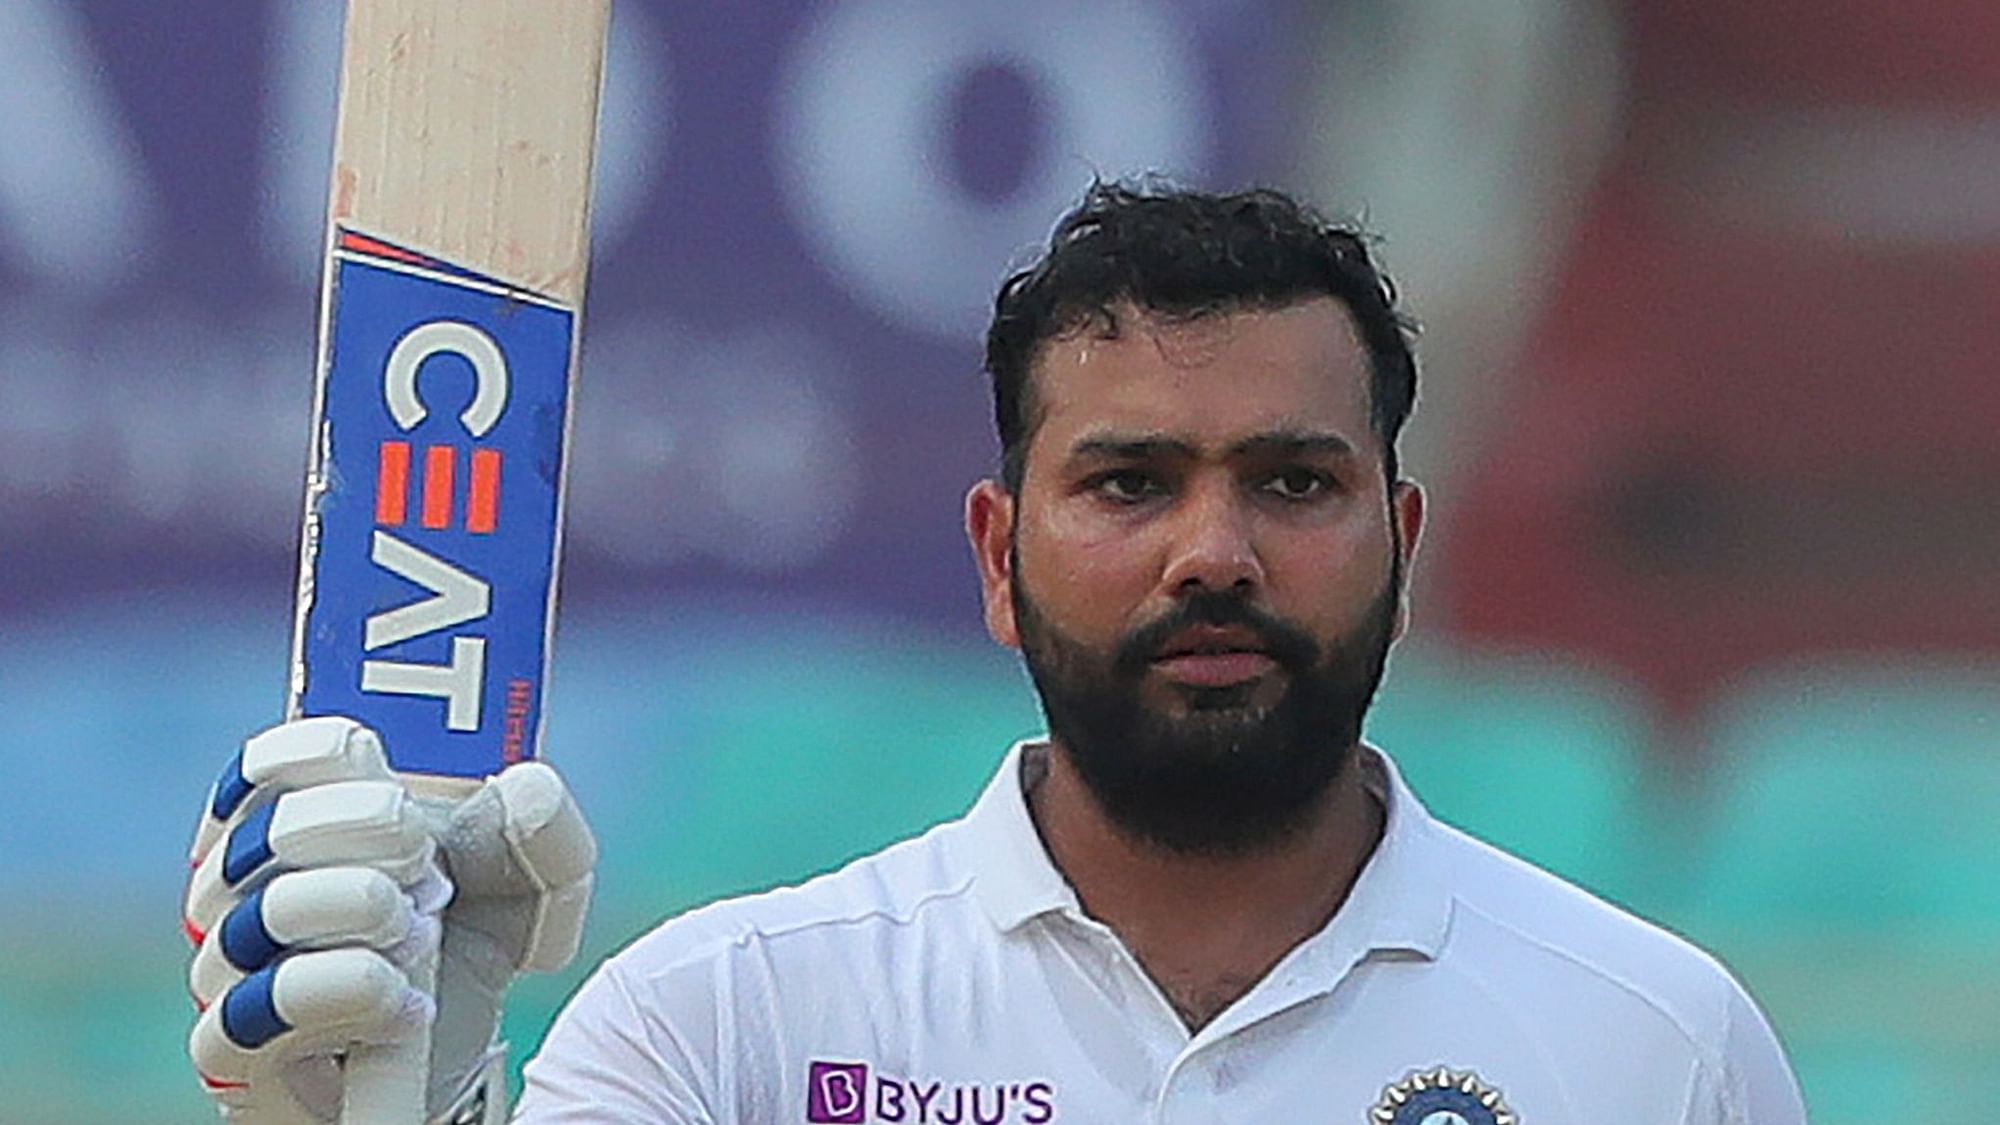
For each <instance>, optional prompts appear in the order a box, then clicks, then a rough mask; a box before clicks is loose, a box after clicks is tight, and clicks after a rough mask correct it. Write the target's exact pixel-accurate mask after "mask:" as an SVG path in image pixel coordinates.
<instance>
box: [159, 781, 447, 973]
mask: <svg viewBox="0 0 2000 1125" xmlns="http://www.w3.org/2000/svg"><path fill="white" fill-rule="evenodd" d="M436 848H437V846H436V844H435V843H434V842H433V840H432V838H431V834H430V830H429V827H428V824H427V822H426V821H425V818H424V815H423V812H422V810H421V808H419V807H418V805H417V803H416V801H415V800H414V799H412V798H411V797H410V795H409V793H408V791H406V790H405V789H404V788H403V787H402V786H401V785H399V784H397V783H395V782H393V781H340V782H334V783H332V784H329V785H318V786H314V787H313V788H310V789H302V790H299V791H296V792H292V793H287V794H285V795H284V796H282V797H280V798H279V799H278V800H277V801H275V802H272V803H270V804H267V805H264V806H262V807H261V808H259V809H257V810H255V811H253V812H251V813H249V814H248V815H246V816H244V817H243V818H242V819H241V820H240V821H239V822H238V823H237V824H236V825H235V826H234V827H232V828H231V829H230V830H229V835H228V836H227V837H226V838H225V841H224V842H223V844H221V845H220V846H218V847H215V848H211V849H210V850H209V853H208V855H207V856H206V857H204V858H203V859H202V861H201V864H200V865H199V866H198V867H196V868H195V871H194V875H193V877H192V878H191V879H189V881H188V897H187V907H186V913H185V921H186V925H187V928H188V935H189V936H190V937H194V936H195V935H197V934H206V933H207V932H208V931H209V930H211V929H213V928H214V927H215V924H216V922H217V921H219V920H220V919H221V918H222V916H223V915H224V914H226V913H228V912H229V911H230V910H231V909H232V908H234V907H235V905H236V904H237V903H238V902H239V901H241V900H242V899H243V898H244V897H245V896H247V895H249V894H250V893H252V892H253V891H255V890H256V889H257V888H258V887H259V886H261V885H263V883H264V882H266V881H267V880H269V879H270V878H271V877H272V876H273V875H276V874H279V873H282V872H285V871H295V870H300V869H305V868H317V867H373V868H376V869H377V870H380V871H381V872H383V873H384V874H386V875H387V876H389V878H390V879H392V880H394V881H395V882H396V883H398V884H400V885H403V886H415V885H417V884H420V883H422V882H424V880H425V873H426V868H427V867H429V866H433V865H434V857H435V855H436Z"/></svg>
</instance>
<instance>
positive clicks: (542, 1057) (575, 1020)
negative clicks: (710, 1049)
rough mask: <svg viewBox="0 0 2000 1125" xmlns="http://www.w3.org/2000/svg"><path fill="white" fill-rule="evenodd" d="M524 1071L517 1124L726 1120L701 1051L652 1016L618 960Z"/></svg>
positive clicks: (693, 1124)
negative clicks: (717, 1108) (708, 1095)
mask: <svg viewBox="0 0 2000 1125" xmlns="http://www.w3.org/2000/svg"><path fill="white" fill-rule="evenodd" d="M524 1075H525V1078H526V1084H527V1085H526V1089H525V1090H524V1091H523V1093H522V1095H521V1101H520V1103H519V1104H518V1105H517V1106H516V1107H515V1109H514V1117H513V1120H514V1122H515V1125H583V1123H585V1122H590V1123H593V1125H725V1123H723V1122H721V1121H720V1120H719V1119H718V1118H717V1117H716V1115H715V1114H714V1113H713V1112H711V1110H710V1108H709V1105H708V1104H707V1102H706V1100H705V1098H704V1096H703V1095H702V1093H701V1089H702V1086H703V1085H704V1084H705V1083H704V1081H703V1075H702V1072H701V1069H700V1067H699V1066H698V1063H697V1060H696V1058H695V1055H694V1052H692V1051H691V1050H689V1049H688V1047H687V1045H686V1044H685V1043H684V1042H683V1041H682V1040H681V1039H680V1038H679V1037H678V1036H676V1035H675V1034H674V1032H673V1030H672V1029H671V1028H669V1027H667V1026H665V1025H664V1024H662V1023H661V1022H659V1021H657V1020H650V1019H648V1018H647V1016H646V1014H645V1013H644V1012H643V1011H642V1009H641V1006H640V1005H639V1004H638V1003H637V1002H636V1001H635V999H634V997H633V993H632V990H631V988H630V987H629V985H628V984H627V982H626V981H625V980H624V979H623V978H622V977H621V975H620V970H619V965H618V962H617V961H616V960H615V959H614V960H612V961H609V962H606V963H605V964H604V965H603V966H602V967H600V968H599V969H598V970H597V972H596V973H595V974H593V975H592V976H591V978H590V979H589V980H588V981H586V982H585V983H584V985H583V987H582V988H580V989H578V990H577V994H576V995H575V996H574V997H573V998H571V1000H570V1002H569V1004H568V1005H567V1006H565V1007H564V1009H563V1011H562V1014H561V1015H559V1016H557V1017H556V1022H555V1024H554V1025H553V1026H552V1027H550V1029H549V1034H548V1037H547V1038H546V1039H544V1040H543V1042H542V1048H541V1050H540V1051H539V1052H537V1053H536V1055H535V1057H534V1058H533V1059H532V1060H530V1061H529V1063H528V1065H527V1067H526V1068H525V1070H524Z"/></svg>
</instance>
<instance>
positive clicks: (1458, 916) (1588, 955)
mask: <svg viewBox="0 0 2000 1125" xmlns="http://www.w3.org/2000/svg"><path fill="white" fill-rule="evenodd" d="M1431 831H1432V832H1433V833H1434V834H1435V835H1436V837H1437V839H1438V842H1439V845H1440V850H1441V851H1442V853H1443V854H1444V856H1445V857H1446V862H1447V863H1448V865H1449V869H1450V872H1451V882H1452V889H1453V897H1454V899H1455V903H1454V910H1453V916H1452V941H1453V944H1454V945H1456V946H1458V947H1459V948H1460V950H1461V951H1462V952H1467V953H1476V954H1478V955H1479V956H1481V957H1483V958H1493V959H1497V960H1503V961H1506V962H1509V963H1512V964H1514V965H1515V966H1516V967H1517V968H1519V967H1530V966H1532V967H1533V968H1534V969H1535V970H1536V975H1537V976H1538V977H1541V978H1543V983H1544V984H1548V983H1551V982H1552V981H1559V982H1560V984H1561V985H1562V986H1563V988H1564V991H1565V992H1566V993H1567V994H1568V995H1570V996H1571V997H1572V998H1575V999H1596V1000H1598V1001H1600V1002H1602V1003H1605V1004H1607V1005H1611V1006H1616V1007H1631V1008H1637V1009H1644V1010H1647V1011H1651V1012H1653V1013H1656V1014H1657V1015H1658V1016H1659V1017H1660V1018H1662V1019H1664V1020H1666V1021H1667V1022H1668V1023H1670V1024H1671V1025H1672V1026H1673V1027H1674V1028H1675V1029H1676V1030H1677V1031H1678V1032H1679V1033H1680V1034H1681V1035H1683V1036H1685V1037H1686V1038H1688V1039H1689V1040H1691V1041H1693V1042H1695V1043H1697V1044H1703V1045H1712V1044H1715V1043H1717V1042H1718V1041H1719V1038H1720V1037H1721V1036H1722V1035H1723V1034H1724V1033H1725V1032H1726V1027H1727V1018H1728V1013H1729V1009H1730V1007H1731V1005H1732V1004H1733V1003H1734V1002H1735V998H1736V997H1737V996H1738V995H1739V994H1741V992H1742V986H1741V985H1739V984H1738V983H1737V981H1736V979H1735V977H1733V976H1732V975H1731V974H1730V972H1729V970H1728V969H1726V968H1724V967H1723V965H1722V964H1721V962H1719V961H1718V960H1716V958H1715V957H1713V956H1712V955H1710V954H1709V953H1707V952H1706V951H1704V950H1703V949H1701V948H1700V947H1698V946H1696V945H1695V944H1694V943H1692V942H1690V941H1688V940H1687V939H1685V938H1683V937H1681V936H1680V935H1678V934H1675V933H1673V932H1671V931H1669V930H1667V929H1666V928H1664V927H1662V926H1659V925H1656V924H1655V923H1652V922H1649V921H1646V920H1645V919H1643V918H1640V917H1639V916H1638V915H1636V914H1633V913H1631V912H1629V911H1627V910H1625V909H1624V908H1622V907H1619V906H1617V905H1614V904H1613V903H1611V902H1609V901H1606V900H1605V899H1603V898H1600V897H1598V896H1597V895H1595V894H1593V893H1591V892H1590V891H1587V890H1585V889H1583V888H1582V887H1579V886H1577V885H1576V884H1574V883H1571V882H1568V881H1567V880H1565V879H1563V878H1561V877H1560V876H1557V875H1554V874H1552V873H1550V872H1548V871H1545V870H1543V869H1542V868H1539V867H1536V866H1535V865H1533V864H1531V863H1528V862H1527V861H1525V860H1522V859H1519V858H1517V857H1515V856H1513V855H1510V854H1508V853H1506V852H1504V851H1501V850H1500V849H1498V848H1495V847H1493V846H1492V845H1489V844H1487V843H1484V842H1483V841H1480V840H1477V839H1474V838H1473V837H1471V836H1468V835H1466V834H1465V833H1463V832H1460V831H1459V830H1457V829H1455V828H1452V827H1450V826H1449V825H1445V824H1442V823H1437V822H1433V823H1432V825H1431Z"/></svg>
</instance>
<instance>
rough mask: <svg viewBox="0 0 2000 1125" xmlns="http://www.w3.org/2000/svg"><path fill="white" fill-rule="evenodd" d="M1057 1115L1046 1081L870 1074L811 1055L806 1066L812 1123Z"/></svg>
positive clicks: (1005, 1124) (949, 1124)
mask: <svg viewBox="0 0 2000 1125" xmlns="http://www.w3.org/2000/svg"><path fill="white" fill-rule="evenodd" d="M1055 1116H1056V1090H1055V1086H1054V1085H1053V1084H1051V1083H1048V1082H956V1083H954V1082H943V1081H937V1080H924V1079H918V1078H899V1077H894V1076H891V1075H887V1074H879V1073H872V1072H871V1070H870V1068H869V1066H868V1064H867V1063H857V1062H827V1061H825V1060H821V1059H815V1060H813V1061H812V1062H811V1063H810V1064H808V1066H807V1068H806V1120H807V1121H809V1122H812V1123H813V1125H861V1123H866V1122H876V1121H879V1122H888V1123H890V1125H1046V1123H1047V1122H1050V1121H1054V1120H1055Z"/></svg>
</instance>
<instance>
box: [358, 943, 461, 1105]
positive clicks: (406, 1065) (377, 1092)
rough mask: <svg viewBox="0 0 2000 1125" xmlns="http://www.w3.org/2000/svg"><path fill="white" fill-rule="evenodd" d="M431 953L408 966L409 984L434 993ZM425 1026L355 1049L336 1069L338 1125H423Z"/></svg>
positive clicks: (427, 1047)
mask: <svg viewBox="0 0 2000 1125" xmlns="http://www.w3.org/2000/svg"><path fill="white" fill-rule="evenodd" d="M437 967H438V954H437V950H436V948H432V950H431V951H430V952H429V953H428V954H426V955H425V956H424V957H422V958H421V959H420V960H419V961H418V962H417V963H416V964H414V965H412V966H410V970H409V977H410V984H411V985H412V986H414V987H416V988H418V989H421V990H422V991H423V993H424V994H425V995H426V996H435V995H436V994H437ZM430 1054H431V1021H428V1020H426V1021H424V1022H422V1023H420V1024H419V1025H418V1026H416V1027H414V1028H412V1029H410V1031H409V1032H408V1033H407V1034H405V1035H404V1036H403V1037H401V1038H399V1039H397V1040H396V1041H394V1042H392V1043H383V1044H376V1045H370V1046H366V1047H357V1048H355V1049H354V1050H352V1051H350V1052H348V1055H347V1061H346V1062H345V1063H343V1064H342V1068H341V1070H342V1075H343V1078H344V1082H343V1085H342V1093H341V1104H340V1121H341V1125H424V1122H425V1121H426V1120H428V1117H427V1107H426V1106H425V1103H424V1093H425V1090H426V1088H427V1087H428V1086H429V1084H430V1067H431V1060H430Z"/></svg>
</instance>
